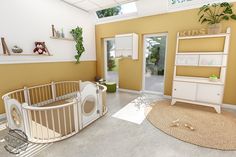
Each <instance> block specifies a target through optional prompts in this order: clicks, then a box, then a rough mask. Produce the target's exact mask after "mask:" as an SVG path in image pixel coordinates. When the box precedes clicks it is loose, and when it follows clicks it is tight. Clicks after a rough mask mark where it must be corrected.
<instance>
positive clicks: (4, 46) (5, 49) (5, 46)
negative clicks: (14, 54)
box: [1, 37, 10, 55]
mask: <svg viewBox="0 0 236 157" xmlns="http://www.w3.org/2000/svg"><path fill="white" fill-rule="evenodd" d="M1 42H2V49H3V54H8V55H10V51H9V49H8V47H7V44H6V41H5V38H3V37H2V38H1Z"/></svg>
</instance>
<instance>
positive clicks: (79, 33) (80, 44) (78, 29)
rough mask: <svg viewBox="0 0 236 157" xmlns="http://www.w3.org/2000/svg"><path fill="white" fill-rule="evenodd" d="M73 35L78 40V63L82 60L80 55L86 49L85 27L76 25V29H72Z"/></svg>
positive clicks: (76, 56)
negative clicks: (84, 43)
mask: <svg viewBox="0 0 236 157" xmlns="http://www.w3.org/2000/svg"><path fill="white" fill-rule="evenodd" d="M70 33H71V34H72V36H73V38H74V39H75V41H76V45H75V47H76V50H77V55H75V59H76V63H79V62H80V57H81V55H82V53H83V52H84V51H85V49H84V45H83V36H82V35H83V29H82V28H81V27H76V28H75V29H72V30H71V32H70Z"/></svg>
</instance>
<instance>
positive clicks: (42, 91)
mask: <svg viewBox="0 0 236 157" xmlns="http://www.w3.org/2000/svg"><path fill="white" fill-rule="evenodd" d="M86 86H87V87H90V91H91V90H95V91H93V94H94V92H95V93H96V94H97V95H96V96H97V98H96V102H97V103H96V104H97V106H96V108H97V111H95V112H96V113H97V114H98V116H97V117H96V118H95V119H92V120H91V121H90V122H89V123H87V124H86V125H84V122H83V114H82V111H81V107H82V101H81V99H84V98H85V97H84V98H83V97H81V95H89V94H90V93H83V92H85V91H83V88H84V87H86ZM79 87H80V88H79ZM99 87H102V88H103V90H100V89H99ZM59 88H60V90H59ZM104 92H106V87H105V86H102V85H99V84H94V83H92V82H81V81H62V82H52V83H50V84H45V85H39V86H34V87H30V88H27V87H25V88H24V89H19V90H15V91H13V92H10V93H7V94H5V95H4V96H3V97H2V99H3V100H4V104H5V110H6V115H7V121H8V127H9V128H10V129H16V127H15V125H14V124H12V122H11V117H10V116H11V111H10V106H9V105H10V104H8V102H9V100H10V99H13V100H16V101H18V102H19V104H18V105H16V106H18V109H19V110H20V112H21V117H22V121H23V128H21V130H22V131H24V132H25V133H26V135H27V136H28V139H29V141H31V142H34V143H50V142H55V141H60V140H63V139H66V138H69V137H71V136H73V135H75V134H76V133H78V132H79V131H80V130H81V129H83V128H84V127H86V126H87V125H89V124H90V123H92V122H93V121H94V120H96V119H98V118H99V117H101V116H103V115H104V114H105V113H106V111H107V109H105V111H103V105H104V104H102V94H103V93H104ZM68 98H70V99H71V98H73V100H72V101H71V102H68V103H65V104H62V105H56V106H49V107H46V106H44V105H47V104H49V103H52V102H56V101H59V100H64V99H68ZM71 108H72V109H73V111H72V109H71ZM55 112H56V114H57V119H56V117H55ZM49 113H50V114H49ZM61 113H62V114H63V122H65V123H64V126H61V118H59V117H60V116H59V114H61ZM67 113H68V115H69V116H68V117H67V116H66V114H67ZM43 115H44V116H45V117H43ZM48 115H51V117H48ZM72 115H73V116H72ZM32 116H33V117H32ZM37 118H39V119H37ZM43 118H45V120H46V122H45V121H43V120H42V119H43ZM50 118H51V121H49V119H50ZM33 119H34V120H33ZM68 119H69V124H67V121H68ZM37 120H38V121H39V123H38V121H37ZM34 121H35V122H34ZM55 121H57V122H58V123H57V125H58V130H59V133H60V136H59V135H58V132H57V131H56V128H55V125H56V124H55ZM43 123H46V126H44V125H43ZM49 123H52V128H51V129H50V128H49ZM68 126H69V129H68ZM72 126H74V129H72ZM18 129H20V128H18ZM38 129H40V130H38ZM63 131H64V135H63V134H62V132H63ZM44 132H46V133H44ZM44 134H46V135H44Z"/></svg>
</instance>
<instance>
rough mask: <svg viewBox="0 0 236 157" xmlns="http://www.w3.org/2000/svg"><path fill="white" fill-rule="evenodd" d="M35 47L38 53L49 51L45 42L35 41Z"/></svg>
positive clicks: (35, 51)
mask: <svg viewBox="0 0 236 157" xmlns="http://www.w3.org/2000/svg"><path fill="white" fill-rule="evenodd" d="M35 47H36V48H35V49H34V53H38V54H39V55H42V54H44V53H47V51H46V49H45V42H35Z"/></svg>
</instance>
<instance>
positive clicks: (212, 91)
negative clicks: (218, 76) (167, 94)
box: [172, 81, 224, 104]
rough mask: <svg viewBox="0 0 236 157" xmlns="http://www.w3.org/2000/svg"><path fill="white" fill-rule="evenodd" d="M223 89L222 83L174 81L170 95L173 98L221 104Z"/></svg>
mask: <svg viewBox="0 0 236 157" xmlns="http://www.w3.org/2000/svg"><path fill="white" fill-rule="evenodd" d="M223 91H224V86H223V85H217V84H205V83H193V82H185V81H174V84H173V93H172V96H173V99H183V100H188V101H194V102H199V103H209V104H221V103H222V98H223Z"/></svg>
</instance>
